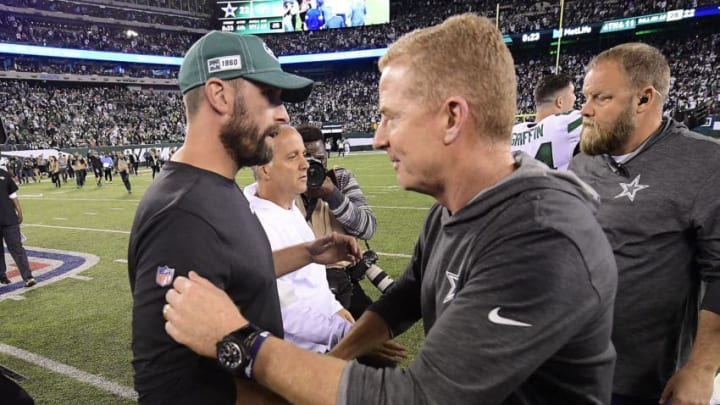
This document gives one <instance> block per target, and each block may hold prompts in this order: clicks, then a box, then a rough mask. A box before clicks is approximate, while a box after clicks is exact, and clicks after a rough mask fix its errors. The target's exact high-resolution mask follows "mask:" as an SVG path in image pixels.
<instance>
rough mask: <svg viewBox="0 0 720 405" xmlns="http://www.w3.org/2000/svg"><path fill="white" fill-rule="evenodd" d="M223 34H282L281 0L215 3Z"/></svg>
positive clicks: (282, 11) (246, 0)
mask: <svg viewBox="0 0 720 405" xmlns="http://www.w3.org/2000/svg"><path fill="white" fill-rule="evenodd" d="M217 6H218V7H219V8H220V9H221V10H222V12H221V13H220V17H219V18H218V19H219V20H220V23H221V24H222V28H221V29H222V30H223V31H225V32H236V33H238V34H266V33H271V32H283V14H284V12H285V9H284V7H283V0H244V1H217Z"/></svg>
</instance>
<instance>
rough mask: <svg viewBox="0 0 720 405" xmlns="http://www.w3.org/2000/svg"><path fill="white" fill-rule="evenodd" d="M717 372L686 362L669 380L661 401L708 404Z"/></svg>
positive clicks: (676, 404) (686, 404) (698, 404)
mask: <svg viewBox="0 0 720 405" xmlns="http://www.w3.org/2000/svg"><path fill="white" fill-rule="evenodd" d="M714 377H715V372H714V371H713V370H706V369H702V368H700V367H693V366H692V365H690V364H686V365H685V366H684V367H683V368H681V369H680V370H678V372H677V373H675V375H673V376H672V377H671V378H670V380H668V382H667V384H666V385H665V389H664V390H663V393H662V396H661V397H660V403H661V404H664V403H667V402H668V401H670V402H671V403H672V405H707V404H708V402H710V397H711V396H712V393H713V378H714Z"/></svg>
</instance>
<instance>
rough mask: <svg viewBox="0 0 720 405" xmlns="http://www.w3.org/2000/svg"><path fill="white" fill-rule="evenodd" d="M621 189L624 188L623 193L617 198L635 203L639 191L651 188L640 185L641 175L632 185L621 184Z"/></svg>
mask: <svg viewBox="0 0 720 405" xmlns="http://www.w3.org/2000/svg"><path fill="white" fill-rule="evenodd" d="M620 187H622V189H623V191H622V192H621V193H620V194H618V195H616V196H615V198H620V197H627V198H628V199H629V200H630V201H631V202H634V201H635V194H637V192H638V191H640V190H642V189H646V188H648V187H650V186H648V185H645V184H640V175H639V174H638V175H637V176H636V177H635V179H633V181H631V182H630V183H620Z"/></svg>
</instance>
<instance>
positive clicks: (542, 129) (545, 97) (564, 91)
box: [512, 74, 582, 170]
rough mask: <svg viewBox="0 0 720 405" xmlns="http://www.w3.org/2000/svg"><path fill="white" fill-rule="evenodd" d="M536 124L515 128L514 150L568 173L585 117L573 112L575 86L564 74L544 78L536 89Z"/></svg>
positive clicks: (523, 124) (529, 123)
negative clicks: (566, 170)
mask: <svg viewBox="0 0 720 405" xmlns="http://www.w3.org/2000/svg"><path fill="white" fill-rule="evenodd" d="M534 96H535V109H536V114H535V122H523V123H520V124H517V125H515V126H514V127H513V131H512V132H513V134H512V150H514V151H515V150H521V151H523V152H525V153H527V154H528V155H530V156H534V157H535V159H538V160H540V161H542V162H544V163H545V164H547V165H548V166H550V167H552V168H554V169H560V170H565V169H567V167H568V164H570V160H572V157H573V155H574V152H575V147H576V146H577V144H578V141H580V133H581V132H582V115H580V111H577V110H574V109H573V107H574V106H575V86H573V84H572V80H571V79H570V77H569V76H567V75H564V74H559V75H549V76H545V77H544V78H543V79H542V80H540V83H538V85H537V87H535V93H534Z"/></svg>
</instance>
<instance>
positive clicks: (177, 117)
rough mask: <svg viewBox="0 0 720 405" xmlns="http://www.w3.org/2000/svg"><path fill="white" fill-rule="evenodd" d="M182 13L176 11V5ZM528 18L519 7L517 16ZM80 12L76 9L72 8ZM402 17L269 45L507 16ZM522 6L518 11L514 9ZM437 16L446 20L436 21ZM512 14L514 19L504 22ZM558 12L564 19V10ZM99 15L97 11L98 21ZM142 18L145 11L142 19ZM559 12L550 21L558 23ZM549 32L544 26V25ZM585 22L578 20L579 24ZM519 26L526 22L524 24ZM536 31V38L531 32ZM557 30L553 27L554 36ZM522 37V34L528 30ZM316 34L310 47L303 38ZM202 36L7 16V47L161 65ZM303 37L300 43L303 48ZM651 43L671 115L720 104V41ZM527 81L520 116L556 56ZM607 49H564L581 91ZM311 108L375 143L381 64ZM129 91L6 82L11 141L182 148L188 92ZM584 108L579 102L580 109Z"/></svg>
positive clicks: (122, 71) (599, 12)
mask: <svg viewBox="0 0 720 405" xmlns="http://www.w3.org/2000/svg"><path fill="white" fill-rule="evenodd" d="M708 2H709V1H706V0H699V1H694V2H687V1H645V0H638V1H634V2H631V3H628V4H626V5H623V6H622V7H621V5H620V3H619V2H610V3H604V4H603V5H589V4H588V3H582V2H579V1H575V2H569V3H567V4H566V10H565V11H566V14H565V16H566V17H565V18H566V21H578V22H583V21H584V20H582V19H583V18H586V19H591V20H593V21H598V20H602V19H609V18H616V17H622V16H627V15H640V14H648V13H652V12H656V11H660V10H669V9H675V8H683V7H695V6H700V5H703V4H706V3H708ZM515 3H518V2H511V3H504V4H503V6H502V7H501V9H500V10H501V11H500V16H501V24H502V21H503V18H504V16H506V15H509V10H510V9H515V10H516V9H521V8H520V7H519V3H518V4H515ZM5 4H7V5H15V6H24V7H30V8H40V9H43V8H44V9H47V10H51V9H52V7H56V8H55V9H54V10H59V11H63V12H74V10H75V9H74V8H72V7H70V6H69V5H70V4H75V5H76V6H78V7H80V5H77V4H76V3H72V2H70V1H57V2H50V1H47V0H11V1H9V2H5ZM165 4H171V3H167V2H166V3H165ZM513 5H515V6H518V7H515V6H513ZM68 7H69V8H68ZM392 7H393V9H394V10H395V11H396V14H394V17H393V18H394V20H393V22H392V23H391V24H385V25H379V26H365V27H358V28H354V29H345V30H338V31H333V32H332V35H329V34H328V33H327V31H315V32H306V33H288V34H276V35H265V36H264V39H265V40H266V41H267V42H268V45H269V47H270V48H271V49H273V50H274V51H275V52H276V54H285V53H305V52H313V51H332V50H337V49H348V48H354V47H357V46H358V45H359V46H360V47H368V48H375V47H379V46H384V45H386V44H387V43H390V42H392V41H393V40H394V39H395V38H396V37H397V36H399V35H400V34H402V33H404V32H407V31H408V30H410V29H411V28H413V27H418V26H425V25H429V24H434V23H437V22H439V21H440V20H442V19H444V18H445V16H446V15H449V14H453V13H459V12H463V11H468V10H475V11H478V10H479V9H481V10H483V12H484V13H485V14H486V15H489V16H492V15H494V13H495V10H494V4H493V3H492V2H489V1H481V2H469V1H466V0H453V1H450V2H447V1H440V0H411V1H408V2H403V5H402V7H400V6H399V5H398V4H397V3H392ZM513 7H514V8H513ZM556 9H557V6H556V5H550V4H549V3H546V2H538V3H535V4H534V5H533V6H531V7H525V8H524V10H525V11H524V12H523V13H519V14H515V15H513V17H512V18H507V19H505V20H504V21H505V23H507V24H511V23H512V24H515V25H513V26H508V27H509V28H508V31H511V29H510V28H512V27H515V28H517V29H519V30H521V31H522V30H527V29H530V28H533V29H535V28H537V27H544V26H552V25H553V24H554V23H552V22H551V21H554V20H553V19H554V18H555V17H553V16H552V15H551V14H552V13H554V12H556V11H558V10H556ZM429 10H434V11H432V12H431V11H429ZM503 10H505V11H503ZM553 10H555V11H553ZM86 11H87V10H86ZM138 13H140V14H142V13H143V12H142V11H138ZM548 13H549V14H548ZM536 17H539V18H540V22H537V18H536ZM574 19H575V20H574ZM512 21H515V22H514V23H513V22H512ZM528 21H534V22H533V24H539V25H533V26H532V27H529V26H524V25H522V24H527V22H528ZM547 24H549V25H547ZM518 27H521V28H518ZM294 35H306V36H307V37H304V38H300V37H297V36H295V37H291V36H294ZM196 36H197V34H192V33H187V34H180V33H176V32H167V31H157V32H153V31H152V30H147V31H143V33H142V35H139V36H138V37H128V36H127V35H126V34H125V32H124V30H123V29H122V28H120V27H117V26H110V25H101V24H96V25H91V26H89V27H88V26H81V24H79V23H73V22H69V21H67V20H65V21H62V22H58V21H51V20H49V19H47V18H45V17H38V16H28V15H13V14H11V13H8V12H3V11H0V40H2V41H8V42H22V43H33V44H42V45H54V46H58V45H59V46H68V47H73V48H81V49H97V50H115V51H123V52H141V53H152V54H169V55H172V54H175V55H177V54H179V52H181V51H182V50H184V49H187V47H188V46H189V44H190V43H192V42H193V41H194V40H195V38H196ZM293 38H294V39H293ZM644 40H647V41H648V42H650V43H652V44H654V45H656V46H658V47H660V48H661V49H662V50H663V52H664V53H665V54H666V55H667V56H668V58H669V60H670V63H671V65H672V72H673V74H674V76H673V91H672V92H671V98H670V100H669V101H668V102H667V104H666V106H665V110H666V111H667V112H668V113H672V112H673V111H676V110H685V109H692V108H694V107H695V106H697V105H698V104H699V103H714V104H715V105H720V99H719V98H720V91H719V89H718V87H719V86H720V72H718V70H717V69H714V67H715V66H717V65H718V63H719V62H720V61H719V60H718V53H717V49H720V34H717V33H714V34H712V35H703V34H701V33H694V34H693V33H687V34H682V35H675V36H670V35H664V36H662V35H654V36H652V37H647V38H646V39H644ZM512 50H513V52H514V53H515V64H516V70H517V76H518V113H519V114H531V113H532V112H533V111H534V102H533V96H532V89H533V87H534V83H537V82H538V81H539V79H540V77H542V76H543V75H544V74H548V73H551V72H553V71H554V65H555V56H554V55H550V54H548V53H547V52H546V50H544V49H540V48H538V49H537V50H535V51H534V52H533V51H530V50H528V49H527V48H525V49H519V50H517V49H512ZM594 53H595V50H590V49H587V48H586V47H583V46H576V47H573V46H570V47H566V48H565V49H563V53H562V57H561V59H560V62H561V63H560V70H561V71H562V72H564V73H567V74H569V75H570V76H571V77H573V78H575V83H576V92H577V93H579V92H580V86H581V85H582V78H583V76H584V66H585V65H586V64H587V62H588V61H589V60H590V57H591V56H592V55H593V54H594ZM0 60H1V61H2V63H0V70H14V71H19V72H46V73H72V74H87V75H104V76H119V77H148V78H163V79H167V78H175V77H177V71H178V68H177V67H173V66H152V65H138V64H127V63H117V62H93V61H85V60H71V59H65V60H60V59H47V58H38V57H31V56H17V55H15V56H8V55H6V56H3V55H0ZM315 80H317V85H316V89H315V91H314V92H313V94H312V95H311V97H310V98H309V99H308V100H307V101H305V102H304V103H300V104H289V105H288V106H287V107H288V111H289V113H290V116H291V117H292V120H293V122H294V123H306V122H309V123H314V124H320V125H321V124H322V123H340V124H343V125H344V126H345V128H346V129H347V130H348V131H360V132H372V131H373V130H374V128H375V125H376V123H377V122H378V121H379V115H378V113H377V111H376V107H375V106H376V105H377V82H378V73H377V69H376V67H375V66H374V64H373V63H372V62H366V63H357V64H353V65H352V67H350V68H341V69H335V70H334V72H332V73H329V72H323V74H322V75H321V76H318V77H315ZM154 90H155V91H153V90H148V89H139V88H134V89H128V88H127V87H124V86H116V85H108V86H105V87H87V86H84V85H79V84H75V85H73V84H69V83H60V84H58V83H53V82H50V83H45V82H39V81H38V82H24V81H8V80H3V81H0V93H3V97H2V100H0V108H2V111H4V117H3V118H4V120H5V122H6V126H7V127H8V132H9V134H10V137H9V142H8V145H9V146H10V147H12V148H28V149H35V148H44V147H50V146H52V147H72V146H85V145H115V144H125V143H158V142H175V141H179V140H181V139H182V136H183V127H184V114H183V108H182V102H181V99H180V96H179V93H177V92H176V89H175V88H169V89H165V90H167V91H165V90H163V91H157V90H158V88H155V89H154ZM580 100H581V99H579V101H578V103H580Z"/></svg>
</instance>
